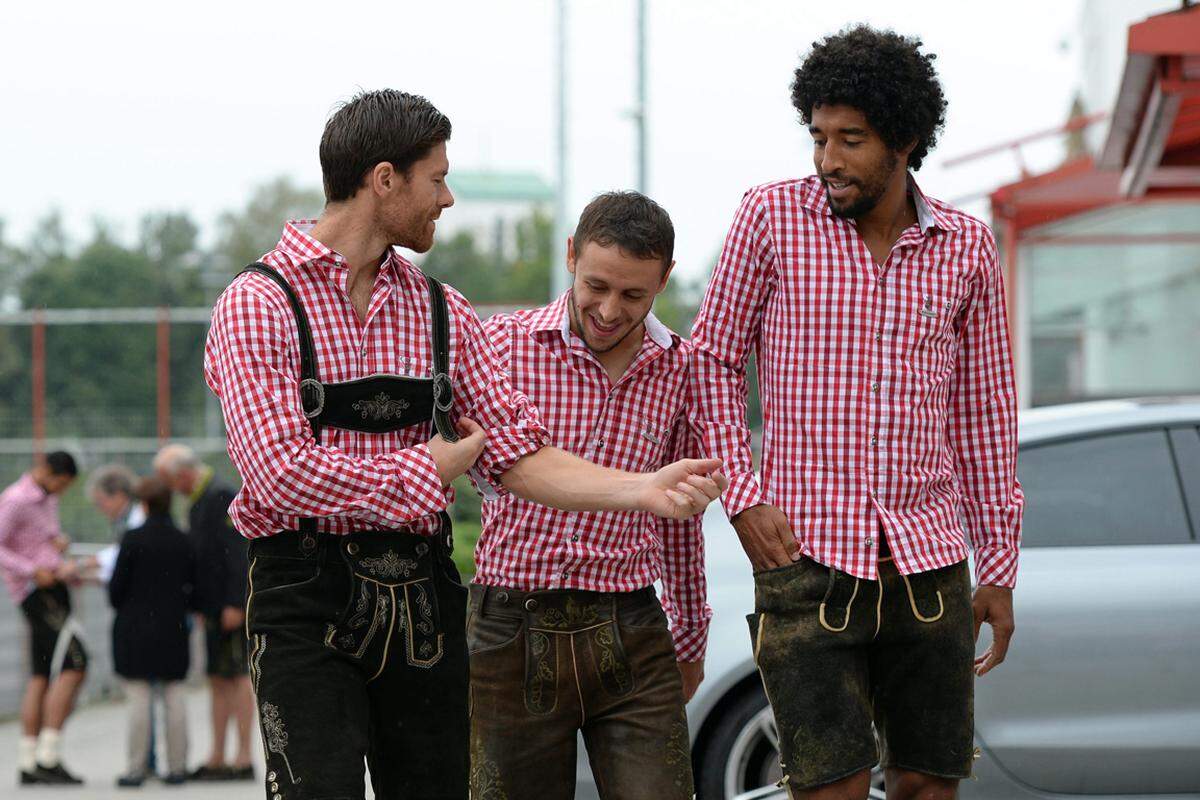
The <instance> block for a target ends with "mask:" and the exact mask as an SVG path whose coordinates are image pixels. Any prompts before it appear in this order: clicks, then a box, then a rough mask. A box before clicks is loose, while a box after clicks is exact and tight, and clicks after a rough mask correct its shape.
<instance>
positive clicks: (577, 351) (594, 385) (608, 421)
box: [555, 344, 632, 588]
mask: <svg viewBox="0 0 1200 800" xmlns="http://www.w3.org/2000/svg"><path fill="white" fill-rule="evenodd" d="M570 349H571V351H572V353H573V355H574V356H575V358H576V359H577V363H576V366H575V368H576V369H577V370H578V371H580V372H581V373H583V374H584V375H585V377H586V378H587V380H588V382H589V384H591V391H593V392H595V394H594V395H593V397H594V398H602V399H601V402H600V404H599V405H600V412H599V413H598V414H597V415H596V424H595V426H594V427H593V428H592V430H591V431H590V432H589V434H588V442H587V447H586V448H585V450H584V457H585V458H586V459H587V460H588V461H591V462H592V463H594V464H598V465H600V466H605V464H604V462H603V458H604V454H605V446H606V445H607V443H608V439H609V438H610V435H611V434H612V433H613V431H612V430H611V428H612V426H613V425H615V424H617V423H618V422H619V421H620V420H619V414H618V413H616V411H615V410H614V409H615V406H616V403H617V391H618V389H619V387H620V386H621V385H622V384H623V383H624V376H622V380H620V381H617V383H616V384H615V385H614V384H610V383H609V380H608V374H607V373H606V372H605V371H604V367H603V366H602V365H601V364H600V362H599V361H597V360H596V357H595V356H593V355H592V353H591V352H590V351H588V350H586V349H583V348H581V347H579V346H578V345H577V344H572V345H571V347H570ZM631 366H632V365H631ZM628 372H629V371H628V370H627V371H626V374H628ZM563 534H564V535H565V536H566V537H567V546H566V556H565V557H564V558H563V561H562V563H561V564H560V565H559V567H558V573H557V574H556V575H555V580H556V581H557V583H558V587H556V588H566V585H567V581H568V580H569V579H570V577H571V573H572V572H574V571H575V567H576V563H577V562H578V560H579V558H580V553H581V551H582V549H583V545H582V544H580V539H581V538H582V533H581V532H580V530H579V529H578V528H571V529H569V530H566V531H564V532H563Z"/></svg>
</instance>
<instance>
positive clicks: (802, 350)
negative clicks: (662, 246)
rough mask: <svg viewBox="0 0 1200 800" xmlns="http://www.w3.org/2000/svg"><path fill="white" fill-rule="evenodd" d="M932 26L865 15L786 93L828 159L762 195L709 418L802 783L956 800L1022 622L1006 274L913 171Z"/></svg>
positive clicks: (731, 252) (726, 310) (724, 304)
mask: <svg viewBox="0 0 1200 800" xmlns="http://www.w3.org/2000/svg"><path fill="white" fill-rule="evenodd" d="M921 44H922V43H921V42H920V41H919V40H917V39H913V38H906V37H903V36H900V35H898V34H896V33H893V32H890V31H877V30H874V29H872V28H869V27H866V26H857V27H853V28H849V29H847V30H844V31H842V32H841V33H839V34H837V35H834V36H830V37H828V38H826V39H825V40H823V41H821V42H817V43H816V44H814V46H813V49H812V51H811V52H810V53H809V54H808V56H807V57H806V58H805V60H804V62H803V63H802V64H801V65H800V67H799V69H797V70H796V72H795V80H794V83H793V84H792V102H793V105H794V106H795V107H796V110H797V111H798V112H799V113H800V118H801V121H802V122H803V123H804V124H805V125H806V126H807V128H808V130H809V133H810V134H811V135H812V141H813V163H814V166H815V168H816V174H815V175H812V176H810V177H808V178H804V179H801V180H785V181H778V182H775V183H768V184H765V185H762V186H758V187H755V188H753V189H751V190H750V191H749V192H747V193H746V195H745V197H744V198H743V201H742V205H741V208H740V209H739V210H738V212H737V215H736V217H735V218H734V221H733V225H732V227H731V229H730V231H729V235H728V238H727V239H726V242H725V247H724V250H723V252H722V254H721V258H720V260H719V262H718V264H717V267H716V270H715V272H714V274H713V277H712V281H711V283H710V284H709V286H708V290H707V293H706V296H705V299H704V303H703V305H702V307H701V309H700V313H699V316H698V318H697V320H696V323H695V327H694V329H693V333H692V336H693V340H694V343H695V347H696V351H697V370H698V371H699V373H700V375H699V379H698V380H697V385H699V386H701V387H704V388H703V393H704V396H703V397H702V398H701V401H700V402H699V403H697V410H698V413H697V418H696V420H695V424H696V426H697V428H698V429H699V430H700V432H701V436H702V439H703V444H702V448H703V449H704V450H705V451H706V452H708V453H710V454H711V455H713V456H714V457H718V458H721V459H723V460H724V463H725V465H726V469H727V474H728V476H729V480H730V486H729V489H728V490H727V491H726V493H725V499H724V503H725V510H726V512H727V513H728V514H729V516H730V518H731V520H732V522H733V525H734V527H735V528H736V529H737V532H738V536H739V538H740V539H741V542H742V545H743V547H744V549H745V551H746V554H747V555H748V556H749V558H750V561H751V563H752V565H753V568H754V570H755V613H754V614H752V615H750V618H749V621H750V633H751V637H752V639H753V644H754V654H755V660H756V662H757V664H758V666H759V670H760V672H761V675H762V678H763V684H764V686H765V688H766V692H767V697H768V699H769V700H770V702H771V705H772V707H773V709H774V712H775V717H776V721H777V723H778V726H779V742H780V750H781V752H780V756H781V763H782V765H783V770H784V781H783V784H784V785H786V786H787V788H788V791H789V793H790V796H792V797H805V798H832V797H837V798H843V797H861V798H865V797H867V794H868V791H869V789H870V780H871V779H870V769H871V767H872V766H874V765H875V764H876V763H877V762H880V763H881V764H882V767H883V769H884V776H885V779H886V781H887V785H888V796H889V797H890V798H908V797H917V796H920V797H922V798H949V797H952V796H953V795H954V793H955V791H956V788H957V783H958V781H959V780H960V779H962V778H965V777H967V776H969V775H970V772H971V764H972V761H973V753H974V748H973V746H972V731H973V724H972V723H973V720H972V704H973V682H974V678H975V676H976V675H983V674H985V673H987V672H988V671H989V670H991V669H992V668H993V667H995V666H996V665H997V664H999V663H1000V662H1001V661H1003V660H1004V656H1005V652H1006V651H1007V649H1008V643H1009V639H1010V637H1011V635H1012V631H1013V611H1012V590H1013V586H1014V584H1015V581H1016V572H1017V551H1018V546H1019V541H1020V535H1019V530H1020V519H1021V508H1022V503H1023V498H1022V493H1021V489H1020V486H1019V484H1018V482H1017V479H1016V399H1015V391H1014V388H1013V377H1012V364H1011V357H1010V353H1009V342H1008V329H1007V323H1006V318H1005V304H1004V287H1003V284H1002V280H1001V270H1000V264H999V260H998V258H997V255H996V245H995V240H994V238H993V236H992V233H991V231H990V230H988V228H987V226H986V225H984V224H983V223H982V222H980V221H979V220H976V219H974V218H973V217H970V216H968V215H967V214H964V213H962V212H961V211H958V210H956V209H953V208H951V207H950V206H948V205H946V204H945V203H942V202H939V201H937V200H934V199H932V198H929V197H927V196H925V194H924V193H922V192H921V190H920V189H919V188H918V187H917V184H916V182H915V180H914V179H913V177H912V174H911V173H912V172H915V171H916V170H917V169H919V168H920V166H921V162H922V161H923V160H924V158H925V156H926V155H927V154H928V153H929V151H930V150H931V149H932V147H933V146H934V144H935V142H936V139H937V133H938V130H939V129H940V127H941V126H942V124H943V122H944V119H945V110H946V101H945V97H944V96H943V93H942V89H941V86H940V85H939V82H938V78H937V75H936V73H935V71H934V68H933V61H934V56H933V55H931V54H925V53H922V52H921V49H920V48H921ZM752 350H753V351H754V352H755V353H756V358H757V367H758V377H759V382H760V386H761V393H762V406H763V444H762V473H761V480H760V479H758V478H756V477H755V475H754V473H753V471H752V464H751V454H750V432H749V430H748V429H747V425H746V413H745V402H746V375H745V370H746V363H747V358H748V356H749V354H750V353H751V351H752ZM968 543H969V544H970V546H971V547H973V549H974V556H975V572H976V578H977V583H978V588H977V589H975V591H974V593H973V594H972V590H971V581H970V576H969V574H968V569H967V554H968ZM984 622H987V623H988V624H989V625H990V626H991V628H992V633H993V639H992V646H991V647H990V648H989V649H988V650H987V652H985V653H984V654H983V655H982V656H980V657H979V658H975V637H976V636H977V635H978V632H979V628H980V625H981V624H982V623H984ZM876 734H877V735H878V743H877V740H876Z"/></svg>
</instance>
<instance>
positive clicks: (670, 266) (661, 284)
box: [655, 261, 675, 294]
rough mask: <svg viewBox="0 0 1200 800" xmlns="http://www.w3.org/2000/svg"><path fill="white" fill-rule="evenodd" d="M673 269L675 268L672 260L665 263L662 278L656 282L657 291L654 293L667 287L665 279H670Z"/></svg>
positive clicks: (659, 292) (658, 292)
mask: <svg viewBox="0 0 1200 800" xmlns="http://www.w3.org/2000/svg"><path fill="white" fill-rule="evenodd" d="M673 269H675V262H674V261H672V262H671V263H670V264H668V265H667V269H666V271H665V272H663V276H662V280H661V281H659V283H658V291H656V292H655V294H662V291H663V289H666V288H667V281H668V280H669V279H670V277H671V271H672V270H673Z"/></svg>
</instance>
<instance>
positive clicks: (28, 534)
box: [0, 473, 62, 605]
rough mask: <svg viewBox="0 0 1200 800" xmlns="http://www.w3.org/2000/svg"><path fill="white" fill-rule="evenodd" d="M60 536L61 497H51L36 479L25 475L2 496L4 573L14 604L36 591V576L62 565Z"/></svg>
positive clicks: (0, 563)
mask: <svg viewBox="0 0 1200 800" xmlns="http://www.w3.org/2000/svg"><path fill="white" fill-rule="evenodd" d="M59 536H62V528H60V527H59V523H58V497H57V496H55V495H52V494H47V493H46V490H45V489H43V488H42V487H41V486H38V484H37V481H35V480H34V479H33V476H32V475H30V474H28V473H26V474H25V475H22V476H21V478H20V479H19V480H18V481H17V482H16V483H14V484H13V485H12V486H9V487H8V488H7V489H5V490H4V491H3V492H0V572H2V573H4V583H5V584H6V585H7V587H8V594H9V595H10V596H11V597H12V599H13V602H14V603H17V604H18V605H19V604H20V603H21V601H22V600H24V599H25V598H26V597H27V596H28V595H29V593H30V592H32V591H33V589H34V583H33V573H34V572H36V571H37V570H39V569H48V570H55V569H57V568H58V566H59V565H60V564H62V554H61V553H60V552H59V551H58V547H57V546H56V545H55V539H57V538H58V537H59Z"/></svg>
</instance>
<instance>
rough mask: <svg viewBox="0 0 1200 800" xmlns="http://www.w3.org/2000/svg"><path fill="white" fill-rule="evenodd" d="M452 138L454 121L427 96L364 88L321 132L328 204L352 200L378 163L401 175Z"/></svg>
mask: <svg viewBox="0 0 1200 800" xmlns="http://www.w3.org/2000/svg"><path fill="white" fill-rule="evenodd" d="M449 138H450V120H449V119H448V118H447V117H446V115H445V114H443V113H442V112H440V111H438V110H437V109H436V108H434V107H433V104H432V103H430V102H429V101H428V100H426V99H425V98H424V97H421V96H420V95H416V94H409V93H407V92H399V91H396V90H395V89H379V90H378V91H373V92H360V93H359V94H357V95H355V96H354V97H353V98H352V99H351V100H350V101H349V102H348V103H344V104H343V105H342V106H341V107H340V108H338V110H337V111H335V112H334V113H333V116H331V117H330V118H329V121H328V122H326V123H325V133H324V134H322V135H321V148H320V156H321V178H322V181H323V182H324V184H325V202H327V203H337V202H339V201H342V200H349V199H350V198H351V197H353V196H354V195H355V193H356V192H357V191H358V189H359V187H360V186H362V182H363V177H364V176H365V175H366V174H367V173H368V172H370V171H371V170H372V169H374V168H375V165H376V164H380V163H383V162H385V161H386V162H388V163H389V164H391V165H392V167H393V168H394V169H395V170H396V171H397V172H399V173H401V174H404V175H407V174H408V168H409V167H411V166H412V165H413V164H415V163H416V162H418V161H420V160H421V159H422V158H424V157H425V156H427V155H429V151H430V150H432V149H433V148H434V147H436V146H437V145H439V144H441V143H442V142H444V141H446V140H448V139H449Z"/></svg>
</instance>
